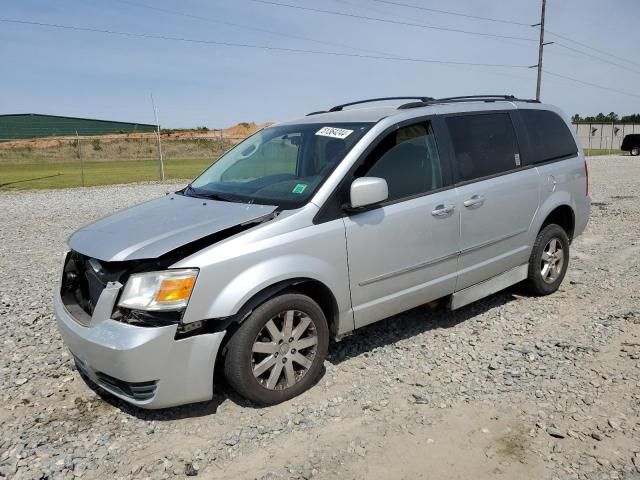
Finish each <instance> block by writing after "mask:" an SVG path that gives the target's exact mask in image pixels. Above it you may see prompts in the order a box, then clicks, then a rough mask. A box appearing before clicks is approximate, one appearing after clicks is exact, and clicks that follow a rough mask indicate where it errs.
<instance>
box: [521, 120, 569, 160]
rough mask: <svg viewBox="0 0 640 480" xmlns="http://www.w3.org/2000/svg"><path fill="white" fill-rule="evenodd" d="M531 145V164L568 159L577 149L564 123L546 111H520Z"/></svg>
mask: <svg viewBox="0 0 640 480" xmlns="http://www.w3.org/2000/svg"><path fill="white" fill-rule="evenodd" d="M520 117H521V118H522V123H523V125H524V128H525V129H526V130H527V133H528V135H529V141H530V143H531V155H532V158H531V163H542V162H548V161H551V160H557V159H559V158H563V157H570V156H573V155H576V154H577V153H578V147H577V146H576V142H575V141H574V140H573V135H571V131H570V130H569V127H568V126H567V124H566V123H565V121H564V120H563V119H562V118H560V116H559V115H558V114H556V113H554V112H550V111H548V110H520Z"/></svg>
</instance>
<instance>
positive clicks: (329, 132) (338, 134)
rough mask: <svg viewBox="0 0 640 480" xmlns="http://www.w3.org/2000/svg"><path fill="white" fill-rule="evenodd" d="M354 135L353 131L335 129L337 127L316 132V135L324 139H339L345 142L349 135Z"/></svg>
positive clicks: (323, 128)
mask: <svg viewBox="0 0 640 480" xmlns="http://www.w3.org/2000/svg"><path fill="white" fill-rule="evenodd" d="M352 133H353V130H347V129H346V128H335V127H322V128H321V129H320V130H318V131H317V132H316V135H321V136H323V137H331V138H339V139H340V140H343V139H345V138H347V137H348V136H349V135H351V134H352Z"/></svg>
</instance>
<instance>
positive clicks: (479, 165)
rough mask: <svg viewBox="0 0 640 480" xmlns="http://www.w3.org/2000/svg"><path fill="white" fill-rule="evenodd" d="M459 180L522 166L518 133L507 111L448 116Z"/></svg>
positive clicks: (472, 178)
mask: <svg viewBox="0 0 640 480" xmlns="http://www.w3.org/2000/svg"><path fill="white" fill-rule="evenodd" d="M447 126H448V127H449V133H450V134H451V140H452V142H453V148H454V150H455V154H456V169H457V172H458V181H460V182H466V181H469V180H474V179H476V178H482V177H488V176H490V175H496V174H499V173H503V172H508V171H510V170H513V169H515V168H518V167H519V166H520V152H519V149H518V141H517V140H516V133H515V130H514V128H513V123H512V122H511V117H510V116H509V114H508V113H489V114H480V115H463V116H456V117H448V118H447Z"/></svg>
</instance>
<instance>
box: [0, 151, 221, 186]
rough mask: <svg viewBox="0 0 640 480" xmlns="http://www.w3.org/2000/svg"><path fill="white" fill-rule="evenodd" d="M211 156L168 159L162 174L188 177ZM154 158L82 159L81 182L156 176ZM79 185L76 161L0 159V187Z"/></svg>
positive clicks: (129, 180)
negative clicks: (23, 161) (83, 160)
mask: <svg viewBox="0 0 640 480" xmlns="http://www.w3.org/2000/svg"><path fill="white" fill-rule="evenodd" d="M211 163H212V159H203V158H196V159H177V158H176V159H168V160H166V161H165V178H167V179H172V178H180V179H191V178H194V177H195V176H196V175H198V174H199V173H201V172H202V171H203V170H204V169H205V168H207V167H208V166H209V165H210V164H211ZM159 179H160V173H159V169H158V161H157V160H131V161H120V160H114V161H100V162H85V163H84V185H85V186H92V185H113V184H117V183H132V182H143V181H150V180H159ZM80 186H82V174H81V170H80V162H78V161H76V162H42V163H0V191H4V190H19V189H20V190H21V189H43V188H68V187H80Z"/></svg>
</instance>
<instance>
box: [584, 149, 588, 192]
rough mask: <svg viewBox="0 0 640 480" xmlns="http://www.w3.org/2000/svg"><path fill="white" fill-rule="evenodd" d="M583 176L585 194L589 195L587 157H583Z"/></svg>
mask: <svg viewBox="0 0 640 480" xmlns="http://www.w3.org/2000/svg"><path fill="white" fill-rule="evenodd" d="M584 176H585V180H586V182H587V193H586V195H587V196H589V167H588V166H587V159H586V158H585V159H584Z"/></svg>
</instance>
